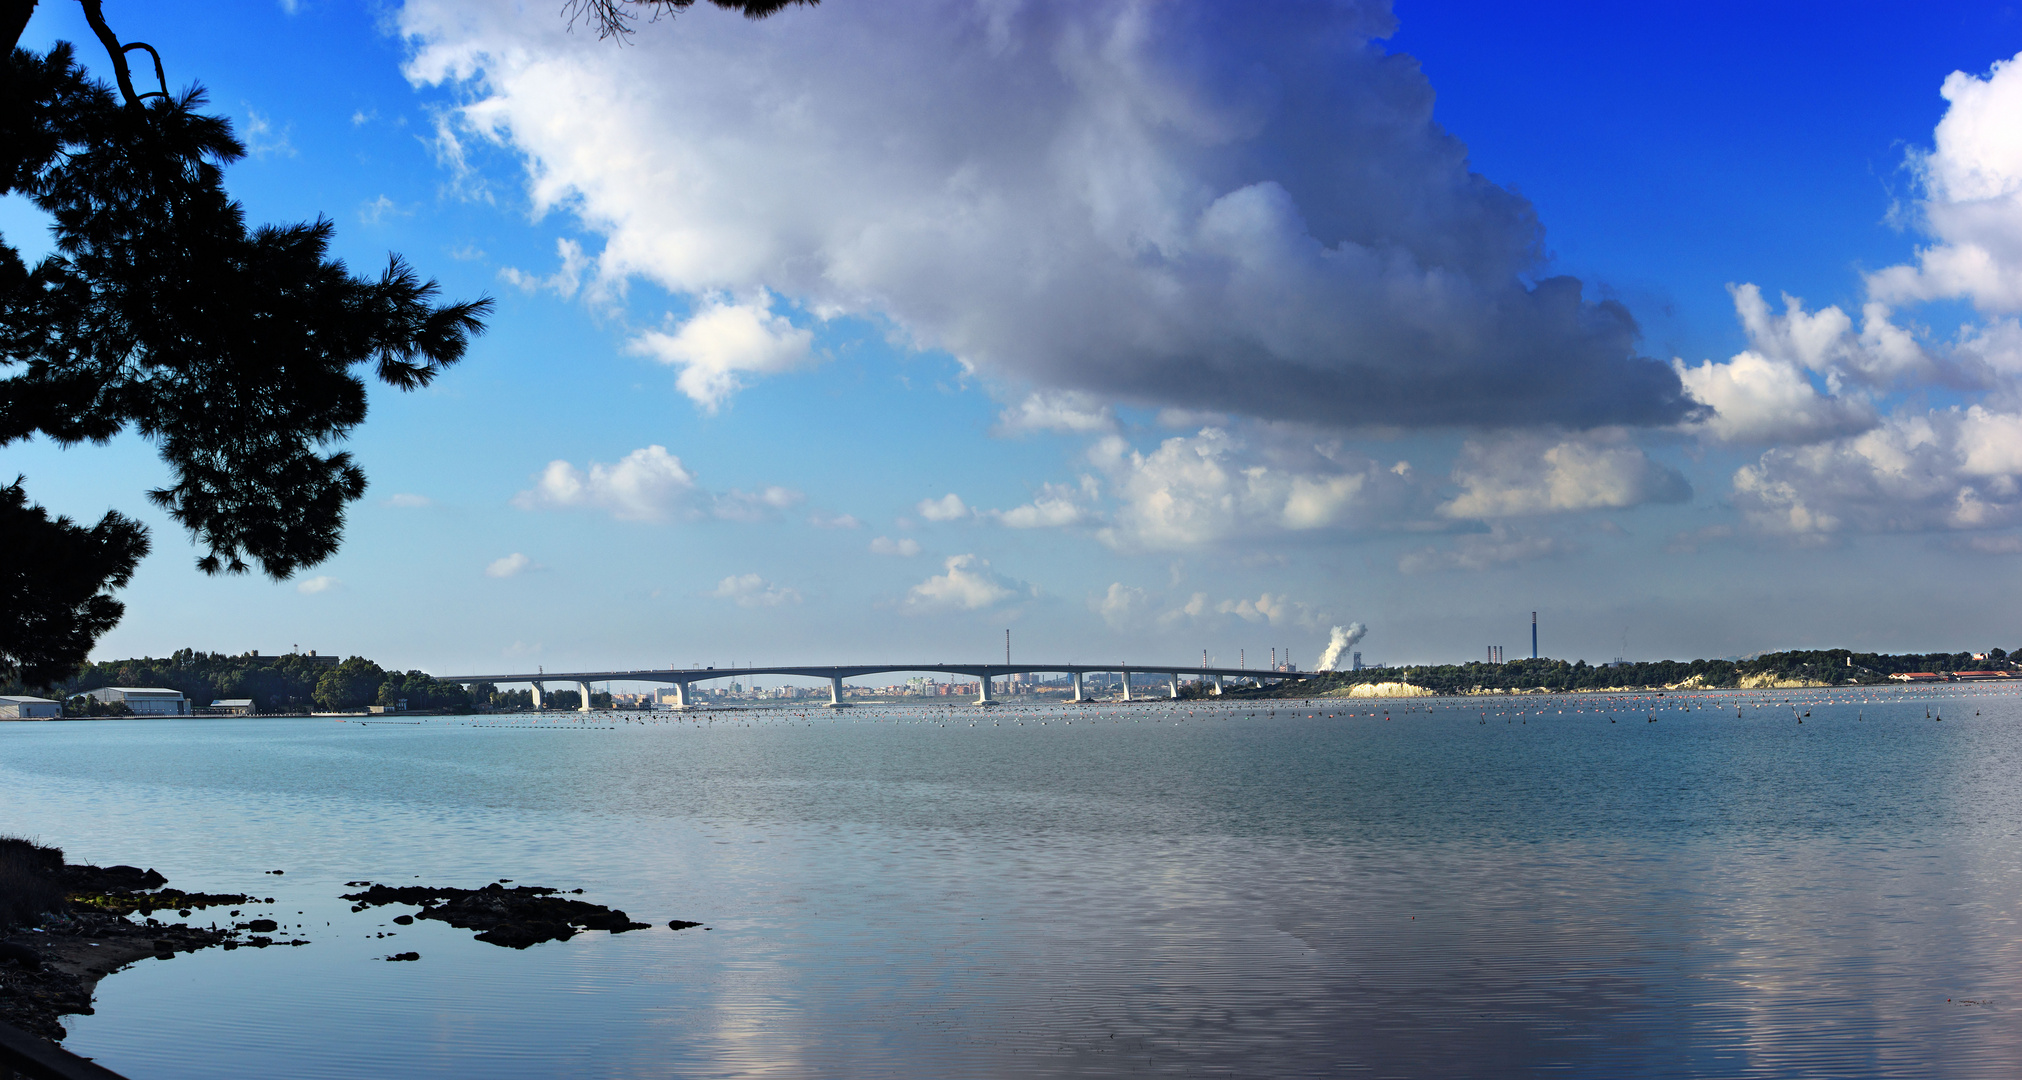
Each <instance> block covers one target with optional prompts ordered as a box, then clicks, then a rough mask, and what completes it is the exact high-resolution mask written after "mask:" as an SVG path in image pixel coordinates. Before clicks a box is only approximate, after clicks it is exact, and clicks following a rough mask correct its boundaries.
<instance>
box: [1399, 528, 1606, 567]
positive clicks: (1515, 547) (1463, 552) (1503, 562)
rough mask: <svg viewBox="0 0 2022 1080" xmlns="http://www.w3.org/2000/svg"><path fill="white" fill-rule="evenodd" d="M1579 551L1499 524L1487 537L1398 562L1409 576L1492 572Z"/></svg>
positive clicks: (1416, 553)
mask: <svg viewBox="0 0 2022 1080" xmlns="http://www.w3.org/2000/svg"><path fill="white" fill-rule="evenodd" d="M1578 550H1579V548H1578V547H1576V546H1574V545H1572V544H1569V543H1567V542H1566V541H1564V540H1561V539H1559V538H1557V537H1553V536H1532V535H1525V534H1523V533H1519V532H1516V531H1514V530H1512V529H1510V528H1508V527H1507V526H1504V525H1502V524H1497V525H1496V526H1494V527H1493V528H1491V529H1490V530H1489V531H1488V532H1487V533H1481V534H1475V535H1470V536H1463V537H1460V538H1459V539H1457V540H1456V541H1455V542H1454V544H1453V546H1452V547H1450V548H1444V549H1442V548H1437V547H1425V548H1419V549H1418V550H1416V551H1408V552H1405V553H1404V554H1403V555H1402V556H1400V557H1399V558H1398V560H1397V568H1398V569H1399V570H1402V571H1403V572H1405V573H1407V574H1426V573H1432V572H1434V571H1439V570H1489V569H1492V568H1494V567H1498V566H1508V565H1510V564H1512V563H1522V562H1530V561H1532V560H1534V559H1544V558H1550V557H1553V556H1557V555H1566V554H1570V553H1573V552H1576V551H1578Z"/></svg>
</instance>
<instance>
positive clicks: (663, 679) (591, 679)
mask: <svg viewBox="0 0 2022 1080" xmlns="http://www.w3.org/2000/svg"><path fill="white" fill-rule="evenodd" d="M907 671H923V672H924V671H931V672H936V673H939V674H947V675H967V676H970V677H971V678H973V679H975V680H976V686H977V694H976V704H978V705H989V704H991V703H992V702H994V701H995V700H996V698H995V697H994V696H993V692H992V690H991V687H990V683H991V681H992V680H994V679H1000V678H1004V677H1007V676H1011V675H1040V674H1049V675H1069V676H1072V677H1073V680H1074V698H1073V700H1075V701H1085V700H1087V698H1086V696H1085V695H1084V694H1083V693H1082V686H1081V680H1082V676H1084V675H1090V674H1111V673H1114V674H1116V675H1119V676H1121V678H1122V681H1123V699H1124V700H1125V701H1130V700H1132V686H1131V676H1133V675H1150V676H1155V677H1159V678H1162V679H1163V680H1164V681H1165V683H1166V686H1167V690H1168V692H1169V693H1170V694H1171V695H1172V696H1173V697H1178V696H1179V693H1180V676H1182V675H1186V676H1190V677H1191V676H1196V675H1197V676H1200V677H1201V678H1202V679H1203V680H1205V681H1206V682H1207V683H1208V684H1209V687H1210V689H1211V692H1212V693H1215V694H1220V693H1221V692H1222V681H1223V680H1224V679H1246V680H1257V681H1262V680H1265V679H1271V680H1280V679H1310V678H1313V677H1315V676H1316V675H1321V674H1330V673H1328V672H1317V671H1255V670H1250V669H1245V668H1218V667H1169V666H1166V665H1162V664H1153V665H1143V664H841V665H816V666H811V667H796V666H791V665H788V666H781V667H740V668H713V667H707V668H657V669H647V670H643V671H573V672H545V671H536V672H519V673H517V674H506V675H439V676H436V678H437V679H438V680H440V681H442V682H453V683H463V684H465V685H470V684H473V683H491V684H493V685H497V684H499V683H508V684H510V683H525V684H527V685H528V686H531V687H533V691H534V707H535V708H539V707H540V705H541V694H542V692H543V690H545V688H546V687H545V684H547V683H574V684H575V685H576V688H577V689H578V690H579V691H580V692H581V694H582V705H581V709H582V711H584V712H588V711H589V710H590V684H591V683H596V682H601V683H612V682H629V683H650V684H652V685H655V686H671V687H673V688H674V704H675V707H676V708H686V707H688V705H689V704H690V702H689V694H688V688H689V687H690V686H692V685H694V684H695V683H699V682H709V681H711V680H714V679H742V678H749V677H750V676H753V675H793V676H798V677H800V678H805V679H827V680H828V687H829V706H830V707H831V708H840V707H842V706H844V705H847V704H848V702H845V701H844V700H843V680H844V679H854V678H858V677H860V676H864V675H890V674H896V673H899V672H907Z"/></svg>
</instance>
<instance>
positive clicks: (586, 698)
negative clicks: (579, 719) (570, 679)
mask: <svg viewBox="0 0 2022 1080" xmlns="http://www.w3.org/2000/svg"><path fill="white" fill-rule="evenodd" d="M576 691H577V692H578V693H580V694H582V695H583V700H582V703H581V704H579V705H577V706H576V711H577V712H589V711H590V684H589V683H586V682H579V683H577V684H576Z"/></svg>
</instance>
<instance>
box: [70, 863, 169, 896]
mask: <svg viewBox="0 0 2022 1080" xmlns="http://www.w3.org/2000/svg"><path fill="white" fill-rule="evenodd" d="M63 884H64V885H65V886H67V887H69V889H70V891H71V892H95V893H104V892H145V891H147V890H148V889H159V888H161V887H162V886H164V885H166V884H168V879H167V878H165V877H163V876H161V875H160V874H158V873H156V872H155V871H153V870H142V869H141V868H140V867H138V866H66V867H64V868H63Z"/></svg>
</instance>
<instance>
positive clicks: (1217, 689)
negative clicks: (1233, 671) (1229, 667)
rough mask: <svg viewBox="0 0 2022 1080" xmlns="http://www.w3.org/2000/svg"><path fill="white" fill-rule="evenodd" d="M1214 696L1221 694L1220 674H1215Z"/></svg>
mask: <svg viewBox="0 0 2022 1080" xmlns="http://www.w3.org/2000/svg"><path fill="white" fill-rule="evenodd" d="M1215 696H1216V697H1221V696H1222V677H1221V676H1220V675H1217V676H1215Z"/></svg>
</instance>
